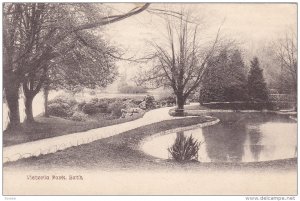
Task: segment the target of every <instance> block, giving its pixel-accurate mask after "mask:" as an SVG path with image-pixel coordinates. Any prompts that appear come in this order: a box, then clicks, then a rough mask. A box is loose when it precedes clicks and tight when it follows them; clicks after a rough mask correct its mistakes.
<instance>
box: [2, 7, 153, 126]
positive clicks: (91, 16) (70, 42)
mask: <svg viewBox="0 0 300 201" xmlns="http://www.w3.org/2000/svg"><path fill="white" fill-rule="evenodd" d="M148 7H149V3H146V4H144V5H143V6H138V7H136V8H135V9H133V10H131V11H129V12H126V13H124V14H121V15H113V16H109V15H107V13H106V11H105V10H104V9H100V7H99V6H97V4H77V3H76V4H75V3H72V4H59V3H5V4H3V41H4V45H3V66H4V67H3V68H4V71H3V72H4V76H3V77H4V86H3V87H4V90H5V93H6V98H7V101H8V102H9V103H8V108H9V111H10V115H9V117H10V122H11V123H12V124H13V125H15V126H16V125H18V124H19V123H20V115H19V111H18V99H19V95H18V92H19V87H20V86H21V85H22V86H23V89H24V95H25V97H26V103H25V105H26V109H25V111H26V116H27V117H29V118H30V119H31V120H33V116H32V100H33V98H34V97H35V95H36V94H37V93H38V92H39V91H40V89H41V88H42V86H43V85H46V86H45V88H48V87H49V84H50V82H51V81H52V82H54V80H58V83H60V81H63V80H66V85H64V86H74V85H80V84H84V85H85V86H88V87H93V86H94V85H98V83H99V82H100V86H106V85H107V84H108V83H110V82H111V80H112V79H114V73H112V72H114V70H113V69H114V63H113V60H114V59H115V58H119V57H118V55H115V50H114V49H112V48H110V47H109V45H108V44H107V43H105V42H103V39H100V38H99V37H98V36H96V35H95V34H93V33H95V32H93V30H91V29H93V28H97V27H101V26H104V25H107V24H111V23H114V22H117V21H120V20H123V19H125V18H128V17H130V16H133V15H136V14H138V13H140V12H143V11H144V10H145V9H147V8H148ZM97 33H99V32H98V31H97ZM95 39H96V40H95ZM74 61H75V62H74ZM74 63H75V64H76V65H75V66H74V69H73V68H69V67H70V66H71V67H73V66H72V65H73V64H74ZM60 67H62V68H60ZM89 67H91V68H90V70H86V69H88V68H89ZM99 67H100V68H99ZM71 69H72V70H71ZM78 70H79V71H78ZM81 70H82V72H81ZM78 72H80V73H78ZM110 73H111V74H110ZM89 76H90V79H86V78H87V77H89ZM64 77H67V78H70V77H71V78H70V79H64ZM82 77H83V78H84V79H82ZM73 78H74V80H73ZM78 78H80V79H78ZM82 80H83V81H82ZM74 81H75V82H74ZM78 81H79V83H78ZM63 83H64V82H63ZM74 83H75V84H74ZM29 86H30V87H29ZM45 94H47V93H45ZM46 100H47V98H46Z"/></svg>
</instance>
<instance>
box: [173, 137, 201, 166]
mask: <svg viewBox="0 0 300 201" xmlns="http://www.w3.org/2000/svg"><path fill="white" fill-rule="evenodd" d="M200 145H201V143H199V142H198V141H197V140H195V139H194V138H193V136H192V135H191V136H189V137H186V136H185V135H184V134H183V132H178V133H177V137H176V139H175V142H174V144H173V145H172V146H171V147H170V148H168V151H169V153H170V154H171V156H172V158H173V159H175V160H176V161H178V162H186V161H190V160H198V151H199V146H200Z"/></svg>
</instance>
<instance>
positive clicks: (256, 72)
mask: <svg viewBox="0 0 300 201" xmlns="http://www.w3.org/2000/svg"><path fill="white" fill-rule="evenodd" d="M248 95H249V98H250V100H252V101H268V90H267V84H266V82H265V79H264V76H263V69H261V68H260V66H259V61H258V58H257V57H254V58H253V60H252V61H251V68H250V71H249V74H248Z"/></svg>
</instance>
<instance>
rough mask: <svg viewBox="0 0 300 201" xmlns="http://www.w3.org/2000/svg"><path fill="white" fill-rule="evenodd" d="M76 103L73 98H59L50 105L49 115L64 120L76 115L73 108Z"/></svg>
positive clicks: (50, 102)
mask: <svg viewBox="0 0 300 201" xmlns="http://www.w3.org/2000/svg"><path fill="white" fill-rule="evenodd" d="M76 103H77V102H76V100H75V98H73V97H69V96H58V97H56V98H55V99H53V100H51V101H49V103H48V112H49V115H52V116H57V117H63V118H66V117H71V116H72V115H73V113H74V111H73V107H74V106H75V105H76Z"/></svg>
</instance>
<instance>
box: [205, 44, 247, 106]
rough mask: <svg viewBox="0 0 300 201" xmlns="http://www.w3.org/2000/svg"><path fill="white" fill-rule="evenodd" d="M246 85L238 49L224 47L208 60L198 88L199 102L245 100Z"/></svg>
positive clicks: (244, 72) (244, 71)
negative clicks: (203, 77) (207, 65)
mask: <svg viewBox="0 0 300 201" xmlns="http://www.w3.org/2000/svg"><path fill="white" fill-rule="evenodd" d="M246 86H247V76H246V70H245V65H244V62H243V59H242V56H241V53H240V51H239V50H235V51H233V52H230V51H229V50H227V49H224V50H222V51H221V52H220V54H219V55H218V56H216V57H215V58H213V59H212V60H211V61H210V62H209V67H208V69H207V71H206V74H205V79H204V81H203V83H202V87H201V89H200V102H225V101H226V102H227V101H228V102H232V101H245V100H246V99H247V90H245V89H246Z"/></svg>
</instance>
